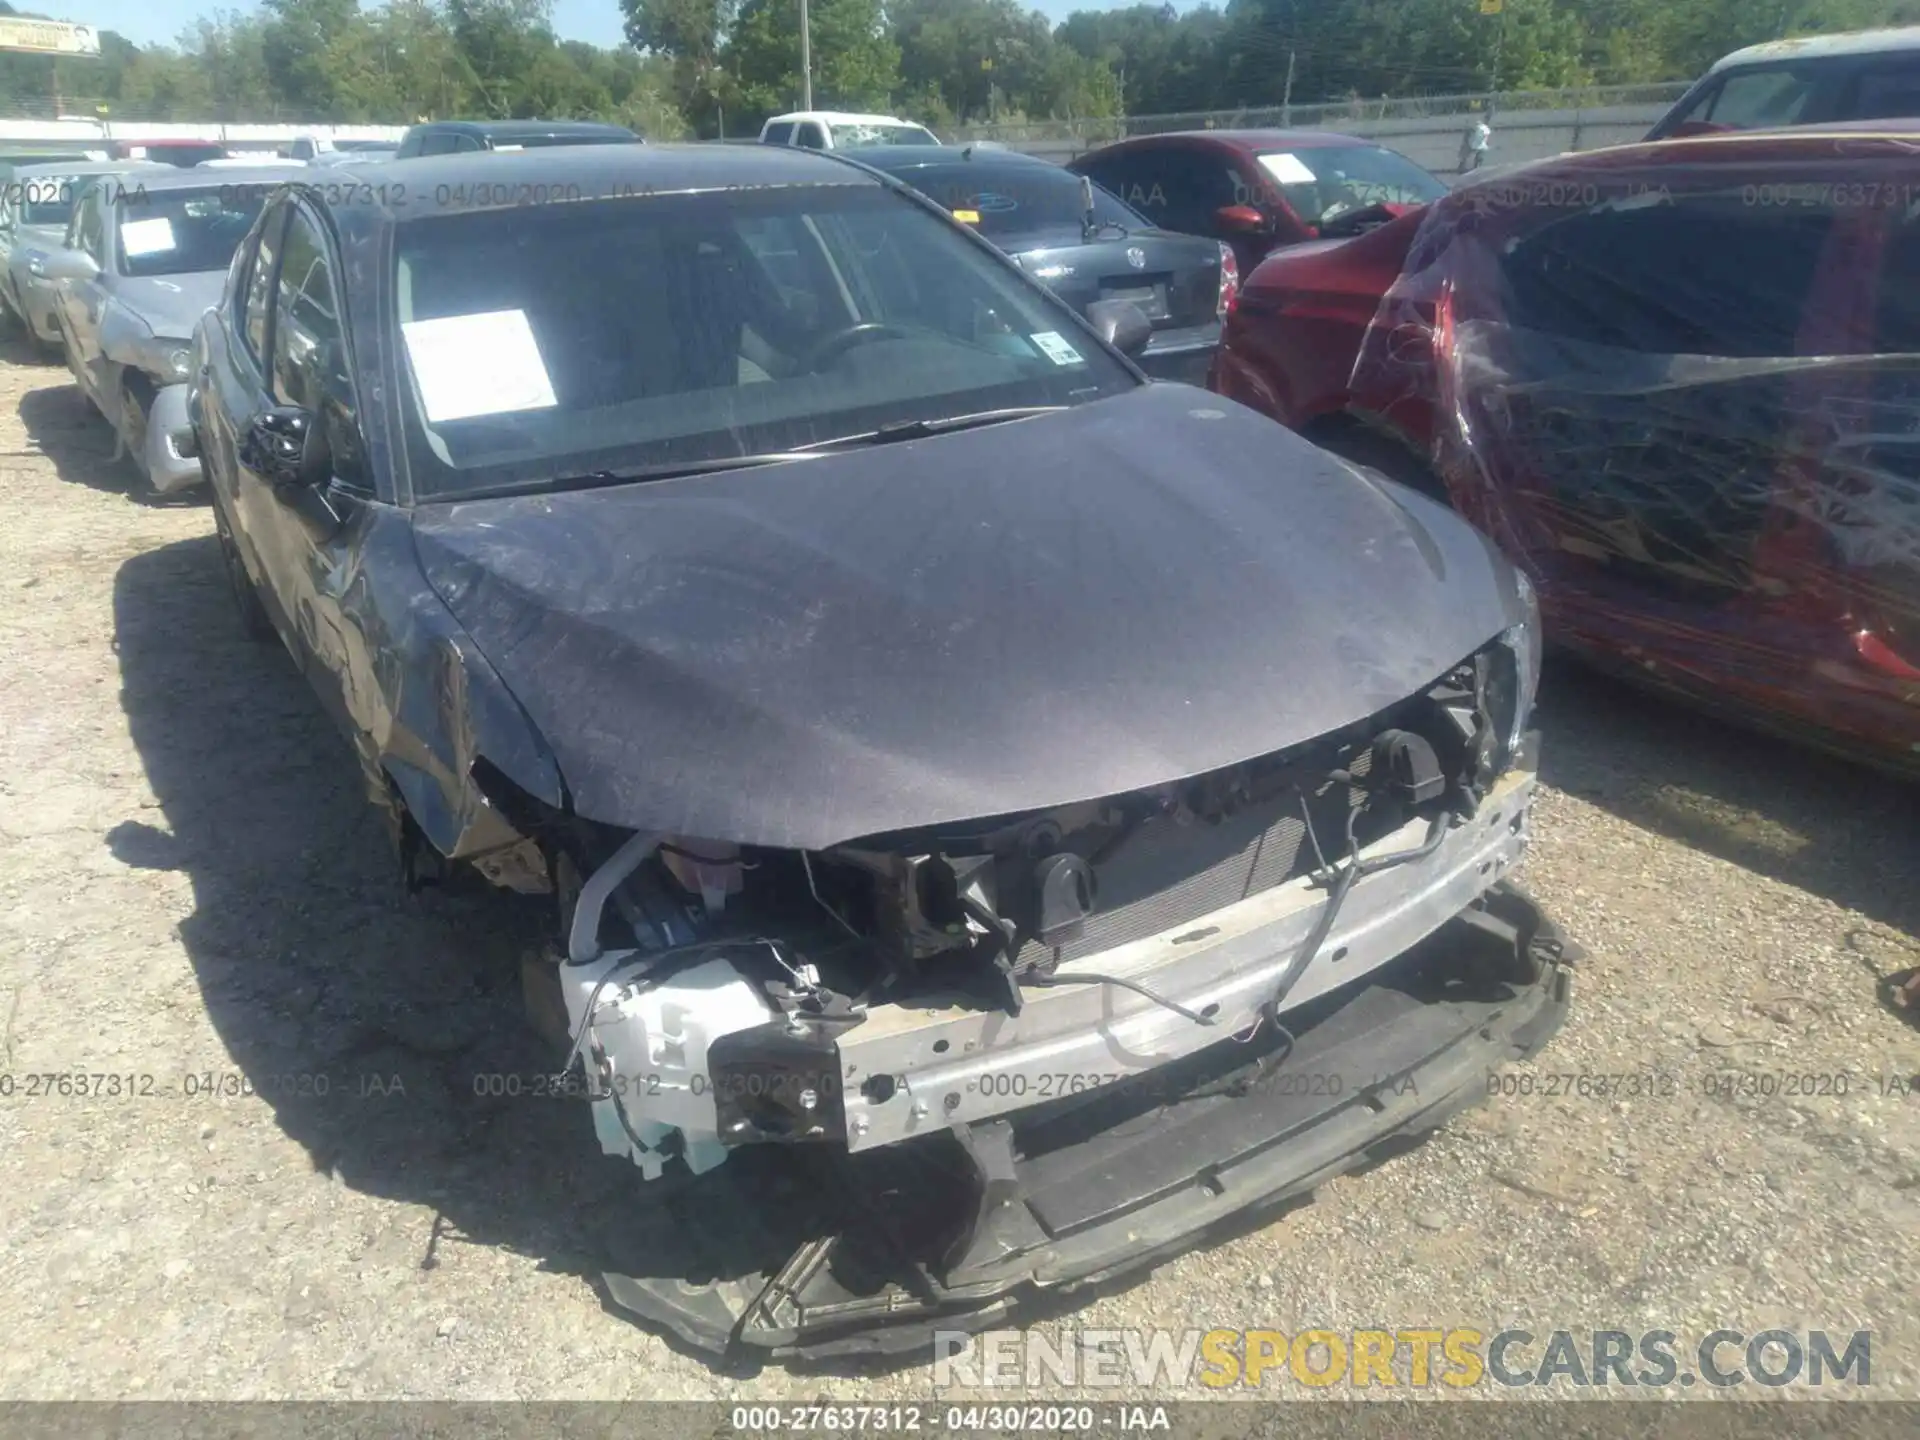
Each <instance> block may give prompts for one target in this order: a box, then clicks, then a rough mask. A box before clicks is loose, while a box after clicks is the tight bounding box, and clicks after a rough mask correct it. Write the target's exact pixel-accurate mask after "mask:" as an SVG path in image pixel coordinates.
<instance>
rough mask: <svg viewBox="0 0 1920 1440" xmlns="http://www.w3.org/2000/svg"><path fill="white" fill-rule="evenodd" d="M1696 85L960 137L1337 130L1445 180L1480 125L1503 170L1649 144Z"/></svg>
mask: <svg viewBox="0 0 1920 1440" xmlns="http://www.w3.org/2000/svg"><path fill="white" fill-rule="evenodd" d="M1688 83H1689V82H1686V81H1677V82H1670V83H1664V84H1659V85H1607V86H1598V85H1590V86H1582V87H1579V88H1574V89H1563V90H1510V91H1501V92H1496V93H1480V94H1465V95H1413V96H1399V97H1381V98H1379V99H1372V100H1369V99H1362V98H1359V97H1356V98H1354V99H1351V100H1343V101H1338V102H1336V103H1333V104H1326V105H1269V106H1252V107H1246V108H1242V109H1238V110H1203V111H1194V112H1191V113H1188V114H1182V115H1128V116H1123V117H1117V118H1112V119H1099V120H1071V119H1069V120H1031V121H1020V122H1018V123H1012V124H999V125H969V126H962V127H959V129H958V130H957V132H956V135H955V137H954V138H956V139H960V140H990V141H993V142H995V143H997V144H1001V145H1005V146H1007V147H1008V148H1009V149H1013V150H1023V151H1025V152H1027V153H1028V154H1031V155H1039V156H1044V157H1045V158H1047V159H1049V160H1070V159H1072V158H1073V157H1074V156H1075V155H1078V154H1080V153H1081V152H1083V151H1086V150H1091V149H1093V148H1094V147H1096V146H1099V145H1107V144H1111V143H1112V142H1113V141H1115V140H1123V139H1126V138H1128V137H1130V136H1134V135H1163V134H1166V133H1168V132H1170V131H1175V130H1265V129H1300V130H1336V131H1341V132H1344V133H1346V134H1351V135H1365V136H1368V137H1370V138H1374V139H1378V140H1380V141H1381V142H1382V143H1383V144H1387V145H1391V146H1393V148H1395V149H1397V150H1400V151H1403V152H1404V153H1406V154H1407V155H1409V156H1410V157H1411V158H1413V159H1414V160H1417V161H1419V162H1420V163H1421V164H1423V165H1425V166H1426V167H1427V168H1428V169H1429V170H1433V171H1435V172H1436V173H1441V174H1452V173H1455V172H1457V171H1458V170H1459V169H1460V168H1461V166H1462V164H1463V163H1464V157H1463V156H1462V155H1461V154H1460V150H1461V141H1462V140H1463V139H1464V137H1465V134H1466V131H1467V129H1468V128H1469V127H1470V126H1471V125H1472V124H1473V122H1474V121H1476V120H1485V121H1486V123H1487V124H1488V126H1489V127H1490V128H1491V129H1492V130H1493V132H1494V137H1495V139H1494V155H1493V158H1494V159H1495V160H1497V161H1498V162H1499V163H1512V162H1516V161H1523V160H1532V159H1539V158H1542V157H1544V156H1548V155H1557V154H1560V153H1562V152H1563V151H1567V150H1590V149H1594V148H1597V147H1598V146H1601V145H1619V144H1625V143H1628V142H1630V141H1633V140H1637V139H1639V138H1640V137H1641V136H1642V135H1644V134H1645V133H1646V131H1647V128H1648V127H1649V126H1650V125H1652V124H1653V122H1654V121H1655V120H1657V119H1659V118H1660V116H1661V115H1663V114H1665V113H1666V111H1667V109H1668V107H1669V106H1671V105H1672V104H1673V102H1674V101H1675V100H1678V99H1679V98H1680V96H1681V95H1682V94H1684V93H1685V92H1686V89H1687V85H1688Z"/></svg>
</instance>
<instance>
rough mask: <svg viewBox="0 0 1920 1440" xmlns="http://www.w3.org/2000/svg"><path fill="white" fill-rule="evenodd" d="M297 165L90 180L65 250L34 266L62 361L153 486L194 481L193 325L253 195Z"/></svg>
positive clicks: (164, 170)
mask: <svg viewBox="0 0 1920 1440" xmlns="http://www.w3.org/2000/svg"><path fill="white" fill-rule="evenodd" d="M303 168H304V167H301V166H296V165H287V166H262V167H259V168H256V169H244V170H243V169H228V170H215V171H198V172H196V171H194V170H189V169H183V168H180V167H173V166H157V167H155V168H154V170H152V171H143V172H141V173H140V174H138V175H127V176H115V177H107V178H105V179H100V180H95V181H93V182H91V183H89V184H88V185H87V186H86V187H85V188H84V189H83V190H82V191H81V193H80V194H79V196H78V198H77V199H76V201H75V203H74V209H73V216H72V219H71V220H70V221H69V223H68V227H67V235H66V243H65V245H64V246H63V247H62V248H60V249H58V250H55V251H52V252H50V253H49V254H47V255H45V256H44V257H43V258H40V259H38V260H36V261H34V262H33V265H34V267H36V270H37V273H38V275H39V276H40V277H41V278H44V279H46V280H49V281H51V282H52V284H53V289H54V293H55V305H54V309H55V314H56V317H57V323H58V326H59V330H60V336H61V342H62V344H63V346H64V348H65V352H66V359H67V368H68V369H70V370H71V371H73V378H74V379H75V380H76V381H77V382H78V383H79V385H80V388H81V390H82V391H83V392H84V393H85V394H86V396H87V398H88V399H89V400H91V401H92V402H93V405H94V408H96V409H97V410H99V412H100V413H101V414H102V415H103V416H105V417H106V420H107V423H108V424H109V425H111V426H113V429H114V433H115V435H116V436H117V437H118V438H119V443H120V449H121V451H123V452H124V453H126V454H128V455H130V456H132V458H133V460H134V463H135V464H136V465H137V466H138V467H139V469H140V472H141V474H142V475H144V476H145V477H146V480H147V482H148V484H150V485H151V486H152V487H153V489H154V490H155V491H157V492H159V493H162V494H167V493H171V492H173V491H176V490H181V489H185V488H186V487H188V486H191V485H194V484H197V483H198V482H199V480H200V465H199V461H198V460H196V459H195V458H194V453H193V441H192V429H191V427H190V426H189V425H188V423H187V392H186V383H185V382H186V379H187V354H188V347H189V345H190V344H191V342H192V337H193V330H194V326H195V325H196V324H197V323H198V321H199V319H200V316H201V315H202V314H203V313H204V312H205V311H206V309H207V307H208V306H210V305H212V304H214V303H215V302H216V301H217V300H218V299H219V298H220V291H221V288H222V286H223V285H224V284H225V282H226V273H227V267H228V265H229V264H230V263H231V262H232V260H233V252H234V247H235V246H237V245H238V244H239V243H240V240H241V238H242V237H243V236H245V234H246V233H247V229H248V227H249V226H250V225H252V223H253V220H254V217H255V216H256V215H258V214H259V213H260V205H261V202H262V201H263V200H264V199H265V198H266V196H267V194H268V192H269V191H271V190H272V189H273V188H274V187H275V186H276V185H278V184H279V183H280V182H281V181H283V180H285V179H287V178H288V177H290V176H292V175H297V174H299V173H301V171H302V170H303Z"/></svg>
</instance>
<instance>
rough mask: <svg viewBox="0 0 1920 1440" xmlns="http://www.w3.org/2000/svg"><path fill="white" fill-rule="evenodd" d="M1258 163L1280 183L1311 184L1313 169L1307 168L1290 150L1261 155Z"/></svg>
mask: <svg viewBox="0 0 1920 1440" xmlns="http://www.w3.org/2000/svg"><path fill="white" fill-rule="evenodd" d="M1260 163H1261V165H1263V166H1264V167H1265V168H1266V172H1267V173H1268V174H1269V175H1271V176H1273V178H1274V179H1275V180H1278V181H1279V182H1280V183H1281V184H1282V185H1311V184H1312V183H1313V181H1314V174H1313V171H1311V170H1309V169H1308V168H1307V167H1306V164H1305V163H1304V162H1303V161H1302V160H1301V159H1300V157H1299V156H1298V155H1295V154H1293V153H1292V152H1291V151H1285V150H1283V151H1281V152H1280V153H1278V154H1276V155H1262V156H1261V157H1260Z"/></svg>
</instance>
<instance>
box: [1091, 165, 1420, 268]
mask: <svg viewBox="0 0 1920 1440" xmlns="http://www.w3.org/2000/svg"><path fill="white" fill-rule="evenodd" d="M1067 168H1068V169H1069V170H1071V171H1073V172H1074V174H1076V175H1085V176H1088V177H1089V178H1090V179H1092V180H1093V182H1094V183H1095V184H1097V185H1099V186H1101V187H1102V188H1104V189H1107V190H1110V191H1112V192H1113V193H1114V194H1115V195H1118V196H1119V197H1120V199H1121V200H1123V201H1124V202H1125V203H1126V204H1127V205H1129V206H1130V207H1132V208H1133V209H1135V210H1138V211H1139V212H1140V213H1141V214H1142V215H1145V216H1146V217H1147V218H1148V219H1149V220H1151V221H1153V223H1154V224H1155V225H1157V226H1159V227H1160V228H1161V229H1163V230H1179V231H1182V232H1184V233H1186V234H1188V235H1207V236H1211V237H1212V238H1213V239H1215V240H1221V241H1225V242H1226V243H1227V244H1228V245H1231V246H1232V247H1233V251H1234V258H1235V259H1236V260H1237V261H1238V262H1239V264H1240V270H1241V273H1242V274H1245V273H1246V272H1247V271H1248V270H1251V269H1252V268H1253V267H1254V266H1255V265H1257V264H1259V263H1260V261H1261V260H1262V259H1264V258H1265V257H1266V256H1267V255H1268V254H1270V253H1271V252H1272V251H1274V250H1277V249H1279V248H1280V247H1281V246H1284V245H1296V244H1299V243H1300V242H1302V241H1307V240H1318V239H1321V238H1324V237H1331V236H1335V235H1352V234H1357V233H1359V232H1360V231H1362V230H1366V229H1368V228H1370V227H1372V226H1375V225H1379V224H1382V223H1383V222H1385V221H1388V220H1391V219H1393V218H1394V217H1395V216H1398V215H1402V214H1405V213H1406V212H1407V211H1409V210H1413V209H1417V208H1418V207H1420V206H1422V205H1426V204H1428V203H1429V202H1431V201H1434V200H1438V199H1439V198H1440V197H1441V196H1442V195H1444V194H1446V193H1447V187H1446V183H1445V182H1444V181H1442V180H1440V179H1438V178H1436V177H1435V176H1433V175H1431V174H1429V173H1428V172H1427V171H1425V170H1422V169H1421V168H1420V167H1419V166H1418V165H1416V164H1414V163H1413V161H1411V160H1409V159H1407V157H1406V156H1404V155H1401V154H1399V153H1398V152H1396V151H1393V150H1389V149H1387V148H1386V147H1385V146H1382V145H1376V144H1374V143H1373V142H1372V141H1371V140H1361V139H1357V138H1355V137H1354V136H1352V135H1333V134H1329V133H1326V132H1324V131H1318V130H1186V131H1180V132H1177V133H1175V134H1171V135H1139V136H1135V137H1134V138H1133V139H1130V140H1122V141H1120V142H1119V143H1117V144H1114V145H1107V146H1104V147H1102V148H1101V149H1099V150H1089V151H1088V152H1087V153H1086V154H1085V155H1082V156H1080V157H1079V158H1077V159H1075V160H1073V161H1072V162H1070V163H1069V164H1068V166H1067Z"/></svg>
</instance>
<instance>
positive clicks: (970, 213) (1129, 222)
mask: <svg viewBox="0 0 1920 1440" xmlns="http://www.w3.org/2000/svg"><path fill="white" fill-rule="evenodd" d="M899 174H900V178H901V179H902V180H905V181H906V182H907V183H908V184H909V185H911V186H913V188H914V189H916V190H918V191H919V192H920V193H921V194H923V195H925V196H926V197H927V198H928V199H929V200H932V201H933V202H934V203H935V204H937V205H939V206H941V207H942V208H943V209H946V210H950V211H952V212H953V214H954V215H955V216H956V217H958V218H959V219H960V220H961V221H963V222H964V223H966V224H968V225H971V226H973V227H974V228H975V229H977V230H979V231H980V233H981V234H983V235H985V236H987V237H988V238H990V239H991V238H994V237H997V236H1001V235H1018V234H1023V233H1027V232H1031V231H1034V230H1043V229H1055V228H1059V227H1061V226H1073V225H1078V224H1079V223H1080V221H1081V219H1082V212H1081V208H1080V178H1079V177H1078V176H1077V175H1072V174H1069V173H1068V172H1067V171H1065V170H1060V169H1056V168H1055V167H1054V166H1051V165H1033V166H1022V167H1020V168H1019V169H1012V168H1008V169H1005V170H999V171H995V170H993V169H991V168H985V167H982V166H979V165H975V164H971V163H966V164H960V165H922V166H918V167H916V168H913V169H907V170H902V171H900V172H899ZM1093 218H1094V222H1095V223H1096V224H1099V225H1118V226H1119V227H1120V228H1121V229H1123V230H1140V229H1144V228H1146V226H1147V224H1148V222H1147V221H1146V220H1145V219H1144V218H1143V217H1141V216H1140V215H1137V214H1135V213H1134V212H1133V211H1131V210H1129V209H1128V208H1127V207H1126V206H1125V205H1122V204H1121V203H1120V202H1119V201H1118V200H1116V199H1114V197H1113V196H1112V195H1110V194H1109V193H1108V192H1107V191H1106V189H1105V188H1104V187H1103V186H1101V185H1100V183H1099V182H1098V181H1095V182H1094V187H1093Z"/></svg>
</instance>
